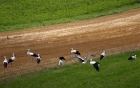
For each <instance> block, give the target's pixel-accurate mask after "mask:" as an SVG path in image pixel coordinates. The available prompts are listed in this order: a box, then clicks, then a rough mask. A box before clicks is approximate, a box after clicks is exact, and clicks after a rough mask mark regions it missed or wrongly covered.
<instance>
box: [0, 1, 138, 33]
mask: <svg viewBox="0 0 140 88" xmlns="http://www.w3.org/2000/svg"><path fill="white" fill-rule="evenodd" d="M139 2H140V1H139V0H0V4H1V5H0V32H4V31H13V30H19V29H26V28H31V27H39V26H46V25H52V24H58V23H65V22H72V21H78V20H83V19H91V18H95V17H99V16H104V15H109V14H115V13H118V12H122V11H126V10H130V9H134V8H139V7H140V3H139Z"/></svg>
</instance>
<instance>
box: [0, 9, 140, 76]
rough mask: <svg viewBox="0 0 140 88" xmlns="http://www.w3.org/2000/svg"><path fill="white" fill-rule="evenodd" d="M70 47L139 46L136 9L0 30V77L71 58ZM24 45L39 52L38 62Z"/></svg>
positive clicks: (113, 49) (110, 49) (109, 50)
mask: <svg viewBox="0 0 140 88" xmlns="http://www.w3.org/2000/svg"><path fill="white" fill-rule="evenodd" d="M71 48H74V49H76V50H78V51H80V53H81V57H84V56H86V55H87V54H91V53H92V54H95V55H96V57H97V58H98V57H99V55H100V53H101V52H102V51H104V50H105V51H106V55H110V54H116V53H121V52H125V51H132V50H139V49H140V9H134V10H130V11H127V12H123V13H119V14H115V15H110V16H104V17H99V18H95V19H91V20H84V21H77V22H72V23H65V24H58V25H51V26H44V27H40V28H32V29H27V30H20V31H13V32H4V33H0V58H1V59H0V62H1V65H0V78H1V79H3V78H8V77H9V76H17V75H19V74H24V73H27V72H32V71H36V70H40V69H44V68H45V69H46V68H50V67H53V66H58V61H59V59H58V58H59V57H60V56H64V57H65V58H66V59H67V60H66V61H65V64H69V63H71V62H72V57H73V56H74V55H73V54H72V53H70V50H71ZM27 49H31V51H32V52H34V53H36V54H38V53H39V54H40V55H41V56H42V59H41V63H40V64H37V63H36V61H35V59H34V60H32V61H30V59H31V57H30V56H28V55H27V53H26V52H27ZM12 53H15V55H16V60H15V61H14V62H13V64H12V65H11V64H8V67H7V68H6V69H5V68H4V67H3V64H2V63H3V60H4V56H6V57H7V58H10V57H11V56H12ZM128 56H129V55H128Z"/></svg>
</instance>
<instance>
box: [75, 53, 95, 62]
mask: <svg viewBox="0 0 140 88" xmlns="http://www.w3.org/2000/svg"><path fill="white" fill-rule="evenodd" d="M89 56H94V55H93V54H89V55H87V56H86V57H85V58H82V57H80V56H75V57H74V59H77V60H79V61H80V62H82V64H86V62H87V58H88V57H89Z"/></svg>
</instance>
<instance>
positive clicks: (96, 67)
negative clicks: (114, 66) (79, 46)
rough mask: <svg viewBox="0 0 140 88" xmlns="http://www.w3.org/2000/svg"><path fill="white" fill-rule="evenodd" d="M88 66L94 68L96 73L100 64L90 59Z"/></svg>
mask: <svg viewBox="0 0 140 88" xmlns="http://www.w3.org/2000/svg"><path fill="white" fill-rule="evenodd" d="M90 64H91V65H93V66H94V68H95V69H96V71H99V66H100V63H99V62H96V61H92V59H90Z"/></svg>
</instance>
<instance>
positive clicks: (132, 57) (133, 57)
mask: <svg viewBox="0 0 140 88" xmlns="http://www.w3.org/2000/svg"><path fill="white" fill-rule="evenodd" d="M136 58H137V55H134V56H130V57H129V58H128V60H130V61H132V60H135V59H136Z"/></svg>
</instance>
